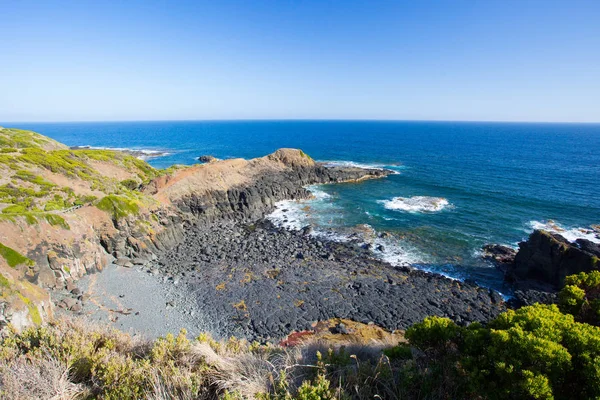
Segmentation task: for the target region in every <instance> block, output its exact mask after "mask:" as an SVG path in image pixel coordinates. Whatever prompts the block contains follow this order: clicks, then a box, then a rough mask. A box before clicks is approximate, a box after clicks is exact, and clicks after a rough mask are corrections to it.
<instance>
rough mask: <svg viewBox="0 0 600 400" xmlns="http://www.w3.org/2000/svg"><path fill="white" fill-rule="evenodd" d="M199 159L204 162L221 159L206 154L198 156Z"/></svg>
mask: <svg viewBox="0 0 600 400" xmlns="http://www.w3.org/2000/svg"><path fill="white" fill-rule="evenodd" d="M198 161H200V162H203V163H212V162H215V161H219V159H218V158H217V157H214V156H209V155H204V156H200V157H198Z"/></svg>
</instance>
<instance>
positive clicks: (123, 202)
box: [96, 195, 140, 220]
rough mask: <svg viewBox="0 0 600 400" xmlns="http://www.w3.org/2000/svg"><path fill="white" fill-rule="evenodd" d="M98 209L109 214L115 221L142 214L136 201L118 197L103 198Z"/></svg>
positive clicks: (97, 205) (98, 204)
mask: <svg viewBox="0 0 600 400" xmlns="http://www.w3.org/2000/svg"><path fill="white" fill-rule="evenodd" d="M96 207H98V208H99V209H101V210H103V211H106V212H107V213H109V214H110V215H111V216H112V217H113V219H115V220H118V219H121V218H123V217H126V216H128V215H135V214H138V213H139V212H140V207H139V205H138V204H137V202H136V201H135V200H131V199H128V198H126V197H123V196H117V195H109V196H106V197H103V198H102V199H101V200H100V201H99V202H98V203H97V204H96Z"/></svg>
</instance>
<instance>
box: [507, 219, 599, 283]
mask: <svg viewBox="0 0 600 400" xmlns="http://www.w3.org/2000/svg"><path fill="white" fill-rule="evenodd" d="M599 257H600V245H599V244H596V243H593V242H591V241H589V240H586V239H577V240H576V241H574V242H569V241H568V240H567V239H565V238H564V237H562V236H560V235H558V234H555V233H550V232H546V231H543V230H535V231H534V232H533V233H532V234H531V235H530V236H529V239H527V241H525V242H521V243H519V251H518V252H517V255H516V256H515V260H514V264H513V266H512V267H511V268H510V269H509V274H510V276H511V277H514V278H515V279H517V280H536V281H541V282H545V283H549V284H551V285H554V286H556V287H560V286H562V284H563V283H564V279H565V277H566V276H567V275H572V274H576V273H579V272H589V271H592V270H596V269H600V260H599Z"/></svg>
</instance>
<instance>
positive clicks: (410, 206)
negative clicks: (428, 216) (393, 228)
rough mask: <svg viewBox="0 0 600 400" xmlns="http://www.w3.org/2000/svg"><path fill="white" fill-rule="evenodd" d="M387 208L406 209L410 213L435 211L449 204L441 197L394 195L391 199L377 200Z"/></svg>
mask: <svg viewBox="0 0 600 400" xmlns="http://www.w3.org/2000/svg"><path fill="white" fill-rule="evenodd" d="M379 203H381V204H383V206H384V207H385V208H387V209H388V210H394V211H406V212H411V213H423V212H437V211H442V210H443V209H444V208H446V207H448V206H450V203H449V202H448V200H446V199H445V198H443V197H429V196H413V197H394V198H393V199H391V200H379Z"/></svg>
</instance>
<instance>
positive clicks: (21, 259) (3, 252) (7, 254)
mask: <svg viewBox="0 0 600 400" xmlns="http://www.w3.org/2000/svg"><path fill="white" fill-rule="evenodd" d="M0 256H2V257H3V258H4V259H5V260H6V263H7V264H8V266H9V267H12V268H15V267H16V266H17V265H20V264H25V265H29V266H31V265H33V264H34V262H33V260H31V259H29V258H27V257H25V256H24V255H22V254H21V253H19V252H17V251H15V250H13V249H11V248H10V247H8V246H5V245H3V244H2V243H0Z"/></svg>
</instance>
